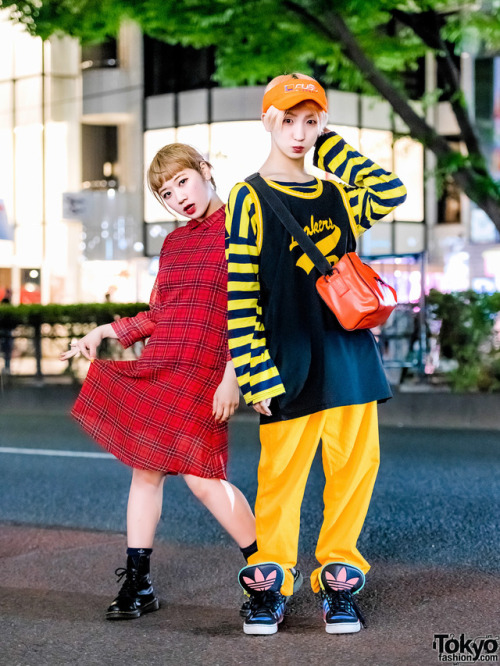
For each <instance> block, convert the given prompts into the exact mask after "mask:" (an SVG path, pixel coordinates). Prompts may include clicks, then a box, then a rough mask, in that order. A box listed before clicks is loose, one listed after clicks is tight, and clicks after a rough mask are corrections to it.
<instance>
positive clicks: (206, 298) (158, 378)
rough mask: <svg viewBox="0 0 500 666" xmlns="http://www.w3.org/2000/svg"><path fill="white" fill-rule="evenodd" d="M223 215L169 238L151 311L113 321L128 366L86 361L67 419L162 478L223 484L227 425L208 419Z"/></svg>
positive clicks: (223, 335) (223, 314)
mask: <svg viewBox="0 0 500 666" xmlns="http://www.w3.org/2000/svg"><path fill="white" fill-rule="evenodd" d="M224 217H225V215H224V207H221V208H219V210H217V211H216V212H215V213H213V214H212V215H211V216H210V217H208V218H207V219H205V220H203V221H202V222H200V221H197V220H191V221H190V222H188V224H187V226H186V227H181V228H179V229H176V230H175V231H173V232H172V233H170V234H169V235H168V236H167V238H166V239H165V242H164V244H163V248H162V251H161V254H160V263H159V271H158V276H157V278H156V282H155V286H154V288H153V292H152V294H151V300H150V309H149V310H148V311H146V312H141V313H139V314H138V315H137V316H135V317H126V318H123V319H120V320H118V321H116V322H114V323H113V329H114V330H115V332H116V334H117V335H118V339H119V341H120V342H121V344H122V345H123V346H124V347H129V346H130V345H132V344H133V343H134V342H136V341H138V340H143V339H144V338H148V337H149V342H148V344H147V345H146V347H145V349H144V351H143V353H142V355H141V357H140V358H139V359H138V360H137V361H101V360H98V359H97V360H95V361H94V362H93V363H92V364H91V365H90V368H89V372H88V375H87V377H86V379H85V382H84V383H83V386H82V389H81V392H80V395H79V396H78V399H77V401H76V403H75V406H74V407H73V411H72V414H73V416H74V417H75V418H76V420H77V421H79V423H80V424H81V425H82V427H83V428H84V430H86V432H87V433H88V434H89V435H90V436H91V437H93V438H94V439H95V440H96V441H97V442H98V443H99V444H101V445H102V446H103V447H104V448H105V449H107V450H108V451H110V452H111V453H112V454H113V455H115V456H116V457H117V458H119V460H121V461H122V462H124V463H126V464H127V465H130V466H131V467H135V468H139V469H151V470H161V471H163V472H167V473H168V474H195V475H196V476H202V477H207V478H222V479H225V478H226V463H227V423H224V424H218V423H216V422H215V420H214V417H213V416H212V401H213V396H214V393H215V390H216V388H217V386H218V385H219V384H220V382H221V380H222V377H223V374H224V370H225V366H226V362H227V360H228V359H229V355H228V346H227V264H226V259H225V255H224Z"/></svg>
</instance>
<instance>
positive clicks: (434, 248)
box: [0, 14, 500, 303]
mask: <svg viewBox="0 0 500 666" xmlns="http://www.w3.org/2000/svg"><path fill="white" fill-rule="evenodd" d="M489 62H492V63H495V62H496V60H495V59H489ZM499 62H500V61H499ZM426 66H427V69H428V72H429V73H430V74H432V62H429V63H427V65H426ZM495 67H496V65H495V64H493V69H492V70H491V76H490V78H491V82H490V83H489V82H488V81H489V79H488V76H489V74H488V72H489V71H490V70H488V72H486V74H484V76H483V80H484V82H483V84H482V85H483V87H482V88H481V90H482V91H483V93H484V90H485V89H487V90H488V94H489V95H491V100H492V101H491V108H490V107H488V106H485V105H484V104H483V106H482V107H481V108H480V109H478V123H480V122H482V123H483V125H482V126H483V129H484V131H483V137H485V140H486V141H488V140H489V138H488V137H490V138H491V137H493V138H492V139H491V141H492V143H493V144H494V145H496V144H495V141H497V143H498V145H500V139H498V136H500V134H499V133H498V132H500V130H498V131H497V133H496V134H495V131H494V127H496V125H494V117H495V116H494V113H493V109H494V108H495V109H496V108H497V107H498V108H499V109H500V102H497V104H496V106H494V102H493V92H492V91H493V90H494V89H495V86H496V88H498V89H499V90H500V65H499V67H498V68H497V69H495ZM486 69H487V68H486ZM213 70H214V53H213V51H212V50H211V49H204V50H201V51H196V50H194V49H184V48H181V47H179V46H171V45H166V44H163V43H160V42H156V41H155V40H152V39H149V38H145V37H143V35H142V34H141V33H140V31H139V29H138V28H137V27H136V26H135V25H133V24H125V25H124V26H123V27H122V29H121V31H120V35H119V38H118V39H117V40H116V42H109V43H107V44H104V45H101V46H98V47H92V48H86V49H83V50H81V49H80V48H79V47H78V45H77V44H76V43H75V42H74V41H73V40H70V39H54V40H51V41H50V42H47V43H45V44H42V42H41V40H39V39H35V38H31V37H29V36H27V35H25V34H23V33H22V32H21V31H20V29H18V28H16V27H14V26H13V25H12V24H10V23H9V22H8V21H7V19H6V18H5V14H4V15H3V18H2V14H0V105H1V106H0V142H1V146H2V151H1V157H0V294H1V293H2V290H3V289H5V287H7V286H12V287H13V291H14V302H30V301H36V300H40V301H42V302H50V301H52V302H62V303H64V302H67V303H69V302H75V301H79V300H80V301H103V300H104V299H105V298H111V299H112V300H117V301H135V300H147V298H148V295H149V292H150V289H151V286H152V282H153V280H154V276H155V272H156V265H157V256H158V253H159V250H160V247H161V244H162V242H163V239H164V237H165V235H166V234H167V233H168V232H169V231H170V230H172V229H173V228H175V226H177V225H178V224H182V223H183V222H182V220H175V219H174V218H173V217H172V216H170V215H169V214H168V212H167V211H166V210H164V209H162V208H161V206H160V205H159V204H158V202H157V201H156V200H155V199H154V198H153V197H152V195H151V194H150V193H149V192H148V191H147V188H146V187H145V185H144V172H145V166H147V164H148V163H149V161H150V159H151V158H152V157H153V155H154V153H155V152H156V151H157V150H158V149H159V148H160V147H161V146H163V145H165V144H166V143H169V142H172V141H181V142H186V143H190V144H192V145H194V146H196V147H197V148H198V149H199V150H200V151H201V152H202V153H204V154H205V155H206V156H207V158H208V160H209V161H210V162H211V163H212V165H213V166H214V175H215V180H216V182H217V187H218V191H219V194H220V196H221V198H222V199H225V198H227V195H228V193H229V190H230V188H231V186H232V185H233V184H234V183H235V182H236V181H237V180H241V179H243V178H245V177H246V176H247V175H249V174H250V173H252V172H253V171H255V170H257V169H258V167H259V166H260V164H261V162H262V159H263V157H264V156H265V154H266V152H267V149H268V141H269V137H268V135H267V134H266V132H265V130H264V129H263V126H262V124H261V122H260V120H259V118H260V103H261V99H262V94H263V87H262V86H256V87H244V88H220V87H217V86H214V85H213V84H212V83H211V76H212V74H213ZM467 71H472V70H467V67H464V72H465V73H467ZM481 71H483V70H481ZM495 72H497V73H496V74H495ZM428 78H432V77H431V76H430V75H429V77H428ZM473 80H474V77H473V75H470V76H469V79H468V82H469V88H470V87H471V82H473ZM472 92H473V90H472ZM328 96H329V105H330V123H329V126H330V127H332V128H334V129H335V130H336V131H338V132H339V133H340V134H341V135H342V136H343V137H344V138H345V139H346V140H347V141H348V142H349V143H351V144H352V145H353V146H354V147H356V148H358V149H360V150H361V152H363V153H364V154H366V155H368V156H369V157H372V158H373V159H375V160H376V161H377V162H379V163H380V164H381V165H382V166H384V167H386V168H388V169H390V170H393V171H395V172H396V173H397V174H398V175H399V176H400V177H401V178H402V180H403V181H404V182H405V184H406V185H407V187H408V191H409V196H408V200H407V202H406V203H405V204H404V205H403V206H401V207H400V208H398V209H397V210H396V211H395V212H394V214H393V215H391V216H389V217H387V218H386V219H385V220H383V221H382V222H380V223H379V224H377V225H376V226H375V227H374V228H373V230H372V231H371V232H370V233H369V234H367V235H366V236H365V237H363V238H362V239H361V242H360V247H359V250H360V252H361V253H362V254H363V255H365V256H370V257H378V258H379V264H378V268H379V269H380V270H381V272H382V273H384V274H386V275H388V276H389V277H391V278H392V279H393V280H394V281H395V282H396V283H397V286H398V293H399V295H400V299H401V300H403V301H404V300H406V301H410V300H411V301H415V300H418V297H419V294H420V288H421V284H422V281H424V282H425V285H426V287H427V288H429V287H432V286H434V287H437V288H438V289H443V290H453V289H463V288H468V287H469V286H473V287H475V288H478V289H482V288H487V289H493V288H496V289H500V273H498V274H497V273H496V272H495V271H497V268H496V266H500V262H499V261H497V253H498V252H500V244H499V242H498V241H499V238H498V233H497V232H496V230H495V229H494V227H493V225H492V224H491V223H490V222H489V221H488V220H485V219H484V217H482V215H481V214H480V211H479V212H478V211H477V210H475V209H474V208H473V207H471V206H470V204H469V202H468V200H467V198H466V197H464V196H463V195H461V194H459V193H457V192H456V191H455V190H454V188H453V186H452V185H450V186H449V187H448V188H447V191H446V193H445V194H446V196H443V197H440V196H438V191H437V188H436V185H435V183H434V181H433V179H432V178H429V179H426V180H425V179H424V173H425V172H426V171H428V170H430V169H432V167H433V165H434V160H433V157H432V155H429V154H424V150H423V149H422V147H421V145H420V144H418V143H417V142H415V141H413V140H412V139H410V138H409V137H408V136H406V134H407V131H406V127H405V126H404V124H403V123H402V122H401V121H400V120H399V118H397V117H395V116H394V115H393V113H392V112H391V109H390V107H389V105H388V104H387V103H385V102H383V101H377V100H374V99H371V98H367V97H362V96H360V95H357V94H354V93H346V92H339V91H335V90H330V91H329V92H328ZM498 96H499V97H498V99H500V92H499V93H498ZM497 110H498V109H497ZM498 113H499V114H500V111H499V112H498ZM488 114H489V115H488ZM497 115H498V114H497ZM499 117H500V116H499ZM428 121H429V122H431V123H432V124H433V125H434V126H435V127H436V129H437V130H438V131H439V132H440V133H442V134H443V135H446V137H447V138H448V139H449V140H450V141H457V142H458V138H457V137H458V128H457V127H456V125H455V124H454V119H453V116H452V114H451V112H450V109H449V106H448V104H446V103H440V104H438V105H436V107H435V108H434V109H433V110H432V111H430V112H428ZM488 123H491V125H492V127H493V130H491V131H492V132H493V134H492V133H491V132H490V130H489V129H488V128H489V126H488ZM497 129H498V128H497ZM495 136H496V137H497V138H496V139H495V138H494V137H495ZM494 145H493V147H492V149H491V151H490V152H491V156H492V160H494V159H496V158H495V156H496V154H497V152H498V146H497V148H495V147H494ZM499 170H500V167H499ZM313 171H314V169H313V167H312V166H311V172H313ZM321 175H323V174H321ZM9 235H10V236H9ZM422 253H425V257H426V261H425V262H422V261H421V257H422ZM384 257H385V258H384ZM423 266H425V276H423V275H422V267H423Z"/></svg>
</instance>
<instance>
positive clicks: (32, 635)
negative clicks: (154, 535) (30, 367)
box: [0, 386, 500, 666]
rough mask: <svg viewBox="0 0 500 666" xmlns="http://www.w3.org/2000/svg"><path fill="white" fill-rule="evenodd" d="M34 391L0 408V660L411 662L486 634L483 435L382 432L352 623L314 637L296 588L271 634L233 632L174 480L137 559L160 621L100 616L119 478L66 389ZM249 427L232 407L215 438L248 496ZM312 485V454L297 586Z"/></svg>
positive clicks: (212, 553)
mask: <svg viewBox="0 0 500 666" xmlns="http://www.w3.org/2000/svg"><path fill="white" fill-rule="evenodd" d="M39 391H40V396H42V394H44V395H45V398H44V399H42V398H39V399H35V400H31V401H30V400H29V399H27V400H26V401H25V403H24V404H23V403H22V402H21V401H20V400H16V399H14V398H12V399H11V400H10V401H9V399H8V396H9V394H8V393H7V392H6V394H5V397H7V400H4V401H3V406H2V407H0V411H1V418H2V430H1V433H0V447H1V449H0V450H1V452H0V456H1V465H0V474H1V478H0V522H1V524H2V530H1V536H0V557H1V561H2V570H3V582H2V586H1V587H2V591H1V592H2V593H1V597H0V598H1V602H0V607H1V619H0V635H1V636H3V637H4V638H3V639H2V651H1V654H0V663H1V664H5V665H6V666H7V665H9V666H10V665H11V664H22V665H23V666H38V665H42V664H43V665H44V664H57V665H59V664H61V665H63V664H70V663H73V664H82V665H87V664H101V663H106V664H121V663H124V661H126V662H128V663H130V664H221V665H223V664H255V663H259V664H276V663H279V664H282V663H283V664H284V663H288V664H301V663H306V662H309V663H314V664H316V663H317V664H320V663H327V664H330V663H332V664H333V663H335V664H339V665H342V664H346V665H348V664H353V665H357V664H370V665H374V666H385V665H393V664H394V666H395V665H396V664H397V665H400V664H404V665H406V664H419V665H423V666H426V665H427V664H429V665H431V664H436V663H438V654H437V652H436V651H435V650H433V648H432V643H433V635H434V634H436V633H449V634H452V633H453V634H455V636H459V635H460V634H465V635H466V637H469V638H470V637H472V638H476V637H478V636H486V635H488V634H492V635H495V636H496V635H497V634H498V626H499V623H498V608H499V606H500V603H499V602H500V585H499V577H498V574H499V567H498V549H499V546H500V544H499V532H498V515H499V509H500V506H499V504H500V493H499V486H498V478H497V473H496V470H497V469H498V461H499V458H500V451H499V448H498V432H494V431H488V430H483V431H479V430H471V429H469V430H449V429H432V428H421V429H416V428H395V427H382V430H381V448H382V463H381V468H380V473H379V477H378V481H377V484H376V486H375V492H374V495H373V500H372V504H371V507H370V510H369V513H368V517H367V521H366V524H365V528H364V530H363V532H362V536H361V539H360V549H361V550H362V552H363V553H364V554H365V555H366V556H367V557H368V559H369V560H370V561H371V563H372V571H371V572H370V574H369V575H368V578H367V585H366V588H365V590H364V591H363V592H362V594H361V595H360V598H361V603H362V606H363V609H364V610H365V611H366V615H367V619H368V624H369V627H368V629H367V630H365V631H362V632H361V634H358V635H356V636H354V637H353V636H337V637H335V636H328V635H327V634H326V633H325V631H324V627H323V623H322V620H321V616H320V610H319V605H318V602H317V600H316V599H315V598H314V597H313V594H312V592H311V590H310V589H309V587H308V585H307V579H306V584H305V585H304V587H303V588H302V590H301V592H300V593H299V595H298V596H297V598H296V599H295V600H294V601H293V603H292V604H291V605H290V610H289V614H288V617H287V618H286V620H285V623H284V625H283V628H282V629H281V630H280V632H279V634H278V635H276V636H274V637H269V638H262V637H260V638H259V637H257V638H251V637H248V636H244V635H243V633H242V630H241V620H240V617H239V615H238V608H239V605H240V603H241V601H242V595H241V593H240V591H239V589H238V585H237V582H236V574H237V572H238V570H239V568H240V567H241V565H242V559H241V555H240V554H239V552H238V550H237V548H236V547H235V546H233V545H232V544H231V543H230V540H229V538H228V537H227V536H226V535H225V534H224V533H222V531H221V529H220V528H219V526H218V524H217V523H216V522H215V521H214V519H213V518H212V517H211V516H210V515H209V514H208V513H207V512H206V510H205V509H204V508H203V507H201V505H199V504H198V503H197V501H196V500H195V499H194V498H193V497H192V496H190V493H189V491H188V490H187V488H186V486H185V484H184V482H183V481H182V480H181V479H178V478H171V479H169V480H168V481H167V483H166V485H165V493H164V497H165V499H164V512H163V517H162V520H161V523H160V526H159V531H158V539H157V543H156V546H155V552H154V556H153V575H154V581H155V584H156V587H157V589H158V592H159V595H160V598H161V602H162V607H161V609H160V611H159V612H157V613H154V614H152V615H148V616H145V617H143V618H140V619H139V620H134V621H131V622H125V623H110V622H106V621H105V620H104V611H105V609H106V607H107V605H108V604H109V602H110V601H111V599H112V598H113V596H114V595H115V593H116V584H115V578H114V574H113V572H114V569H115V568H116V567H120V566H122V564H123V553H124V548H125V536H124V530H125V511H126V502H127V492H128V485H129V470H128V469H127V468H126V467H124V466H123V465H121V464H120V463H118V462H116V461H115V460H113V459H112V458H108V457H106V456H103V453H102V452H101V451H100V449H98V447H97V446H95V445H94V444H93V443H92V442H91V441H90V440H88V439H87V438H86V436H84V435H83V434H82V433H81V431H80V430H79V428H78V426H76V425H75V424H74V423H73V422H72V421H71V420H70V418H69V417H67V416H66V413H67V410H68V408H69V405H70V404H71V400H72V398H73V395H74V391H73V389H71V387H69V386H68V387H57V389H54V388H52V391H50V390H47V389H39ZM32 393H33V390H32V391H31V393H30V394H29V395H31V394H32ZM35 394H36V390H35ZM19 395H21V393H18V396H19ZM26 395H28V394H26ZM381 409H383V407H382V408H381ZM257 427H258V425H257V420H256V418H255V417H254V416H253V414H252V413H251V412H249V411H243V412H241V413H240V414H239V415H238V416H237V417H236V418H234V420H233V422H232V426H231V442H232V453H231V470H230V477H231V479H232V480H233V481H234V482H235V483H236V484H237V485H238V486H239V487H240V488H241V489H242V490H243V492H245V493H246V494H247V496H248V498H249V500H250V501H251V502H253V500H254V497H255V491H256V469H257V462H258V454H259V444H258V431H257ZM9 449H17V452H16V451H9ZM20 449H29V450H31V451H33V454H32V453H30V452H29V451H28V452H20V451H19V450H20ZM51 451H52V452H53V453H51ZM57 451H59V452H60V455H57V454H56V453H55V452H57ZM89 454H91V455H92V454H97V455H98V457H85V456H86V455H87V456H88V455H89ZM322 483H323V473H322V469H321V463H320V457H319V455H318V456H317V457H316V460H315V462H314V466H313V471H312V474H311V476H310V480H309V483H308V486H307V488H306V493H305V499H304V504H303V511H302V532H301V542H300V555H299V562H300V564H301V566H302V568H303V570H304V572H305V573H306V574H307V573H309V572H310V571H311V570H312V569H313V568H314V558H313V553H314V543H315V538H316V535H317V533H318V531H319V527H320V521H321V511H322V497H321V495H322ZM6 636H9V638H8V640H5V637H6Z"/></svg>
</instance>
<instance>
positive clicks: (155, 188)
mask: <svg viewBox="0 0 500 666" xmlns="http://www.w3.org/2000/svg"><path fill="white" fill-rule="evenodd" d="M202 164H206V165H207V166H208V167H209V168H210V169H212V165H211V164H210V162H208V161H207V160H206V159H205V158H204V157H203V155H200V153H199V152H198V151H197V150H196V148H193V147H192V146H188V145H187V144H185V143H169V144H168V145H166V146H163V148H160V150H159V151H158V152H157V153H156V155H155V156H154V157H153V159H152V161H151V164H150V165H149V169H148V172H147V175H146V179H147V183H148V187H149V189H150V191H151V192H152V194H153V195H154V196H155V198H156V199H157V200H158V201H159V202H160V203H161V204H162V205H164V203H165V202H164V201H163V199H162V198H161V197H160V195H159V194H158V192H159V191H160V189H161V186H162V185H163V183H164V182H165V181H166V180H170V179H171V178H173V177H174V176H175V174H177V173H179V171H182V170H183V169H194V170H195V171H197V172H198V173H199V174H201V175H203V173H202V170H201V165H202ZM210 182H211V183H212V185H213V187H214V189H215V181H214V179H213V178H211V179H210Z"/></svg>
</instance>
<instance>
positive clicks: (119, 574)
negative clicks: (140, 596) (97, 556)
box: [115, 567, 138, 596]
mask: <svg viewBox="0 0 500 666" xmlns="http://www.w3.org/2000/svg"><path fill="white" fill-rule="evenodd" d="M115 576H116V582H117V583H121V582H122V579H123V577H124V576H125V581H124V582H123V585H122V587H121V589H120V592H119V593H118V595H121V596H124V595H128V594H129V592H132V591H134V590H135V589H136V587H137V579H138V572H137V569H126V568H124V567H120V568H118V569H115Z"/></svg>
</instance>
